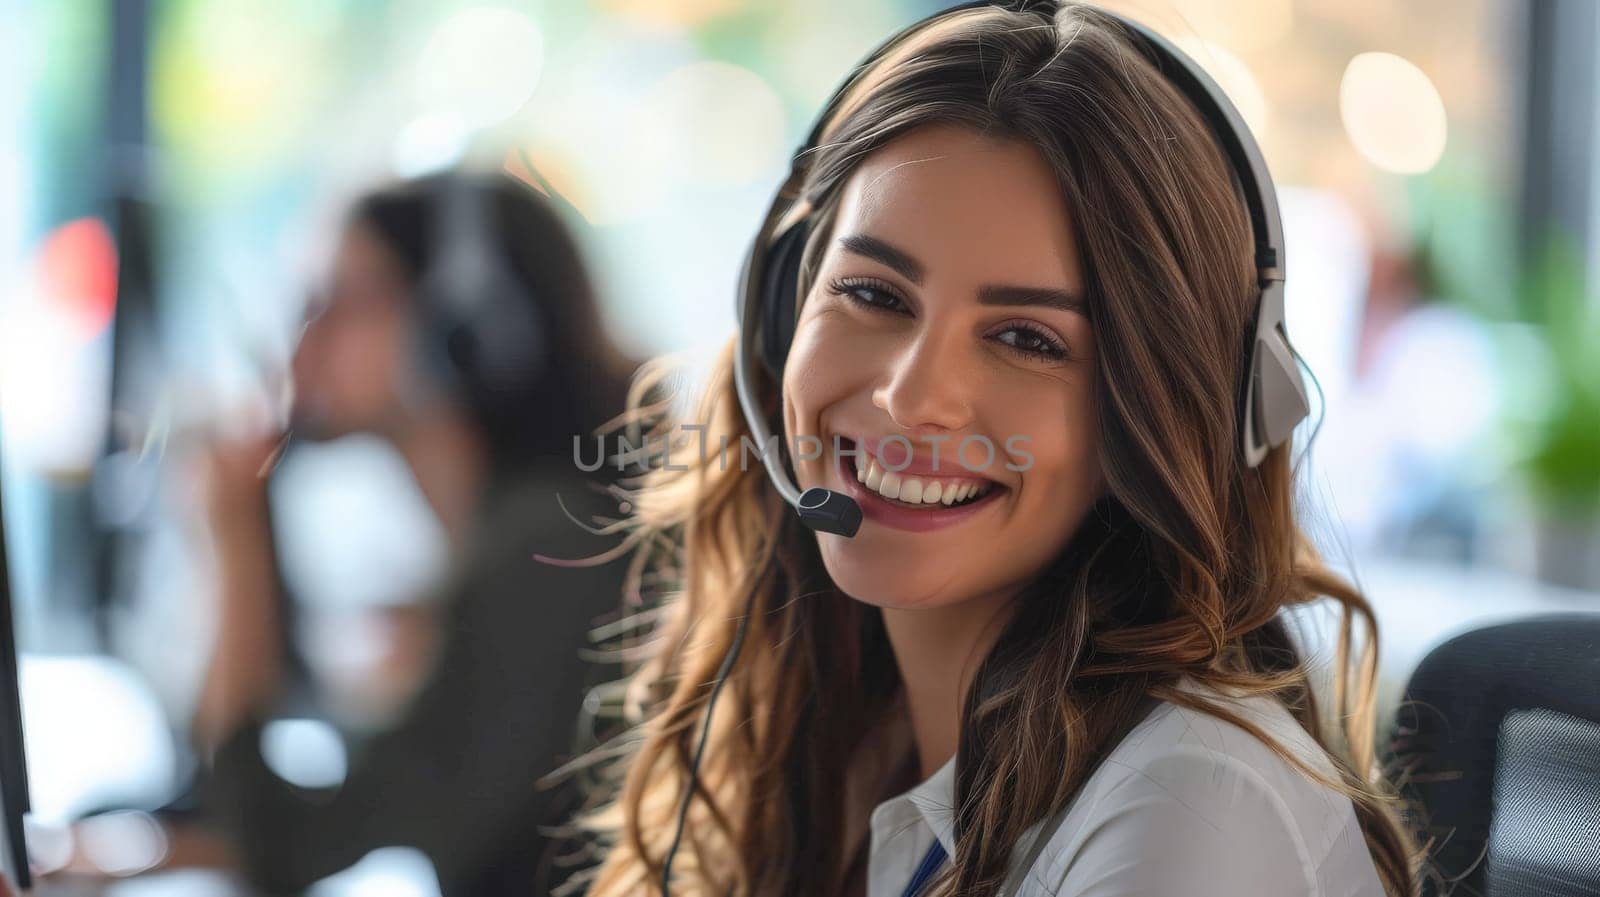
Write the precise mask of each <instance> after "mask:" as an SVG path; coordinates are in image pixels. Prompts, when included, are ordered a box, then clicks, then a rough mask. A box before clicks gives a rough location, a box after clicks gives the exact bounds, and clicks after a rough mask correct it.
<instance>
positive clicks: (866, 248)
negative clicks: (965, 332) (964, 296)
mask: <svg viewBox="0 0 1600 897" xmlns="http://www.w3.org/2000/svg"><path fill="white" fill-rule="evenodd" d="M839 246H840V248H842V249H844V250H845V251H846V252H850V253H853V254H855V255H859V256H862V257H863V258H869V259H871V260H873V261H875V262H880V263H882V264H884V265H886V266H888V267H890V268H893V269H894V270H896V271H898V272H899V273H900V274H901V276H903V277H905V278H906V279H907V280H909V281H911V282H912V283H914V284H916V285H917V286H921V285H922V272H923V268H922V263H921V262H919V261H917V259H916V257H915V256H913V255H912V254H911V253H909V252H906V251H905V250H904V249H900V248H899V247H896V246H894V245H892V244H890V243H889V242H887V241H885V240H881V239H879V238H877V237H871V236H868V235H866V234H851V235H850V236H848V237H840V238H839ZM978 304H979V305H1023V306H1044V307H1045V308H1054V309H1058V310H1060V311H1066V312H1073V313H1075V314H1080V315H1081V314H1083V313H1084V310H1083V296H1082V295H1080V294H1078V293H1076V292H1071V291H1068V290H1057V289H1051V288H1048V287H1019V286H1007V285H1000V284H985V285H983V286H981V287H979V288H978Z"/></svg>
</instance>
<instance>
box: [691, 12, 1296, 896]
mask: <svg viewBox="0 0 1600 897" xmlns="http://www.w3.org/2000/svg"><path fill="white" fill-rule="evenodd" d="M1058 5H1059V4H1058V3H1056V2H1054V0H1045V2H1042V3H1041V2H1037V0H1035V2H1021V3H995V2H993V0H979V2H971V3H963V4H961V5H959V6H953V7H950V8H949V9H945V10H942V11H940V12H938V13H935V14H933V15H931V16H928V17H926V18H924V19H921V20H920V21H917V22H915V23H913V24H911V25H909V26H907V27H906V28H903V29H901V30H900V31H899V32H897V33H895V34H894V35H893V36H891V37H890V38H889V39H888V40H886V41H884V42H883V43H881V44H879V45H878V47H877V49H875V50H873V51H872V52H871V53H870V54H868V55H867V57H866V58H865V59H864V60H863V61H862V62H861V63H859V64H858V65H857V66H856V67H855V68H854V69H853V70H852V74H851V76H850V77H848V78H846V79H845V81H844V83H842V84H841V85H840V86H839V87H838V88H837V89H836V90H835V91H834V93H833V96H832V97H831V98H830V99H829V100H828V102H827V104H826V105H824V106H823V108H822V112H821V114H820V115H818V116H817V119H816V122H815V124H814V125H813V126H812V128H811V132H810V134H809V135H808V136H807V137H806V141H805V143H804V144H803V145H802V146H801V147H800V148H799V149H798V150H797V151H796V152H795V154H794V156H793V158H792V160H791V163H790V168H789V175H788V177H787V178H785V180H784V182H783V184H782V186H781V187H780V188H779V189H778V193H777V196H776V198H775V199H774V200H773V202H772V205H771V206H770V207H769V209H768V210H767V214H766V216H765V218H764V219H763V221H762V225H761V228H760V230H758V231H757V232H756V236H755V239H754V241H753V242H752V243H751V245H750V250H749V252H748V253H747V254H746V256H745V259H744V265H743V269H742V271H741V273H740V276H739V282H738V297H737V304H736V306H735V308H736V311H737V314H738V319H739V337H738V340H737V343H736V345H735V354H734V369H733V373H734V387H735V389H736V391H737V392H738V395H739V404H740V407H741V409H742V410H743V412H744V417H745V421H746V423H747V425H748V426H749V428H750V432H751V435H752V436H753V437H754V438H755V440H756V443H757V445H759V446H761V447H762V449H761V458H762V462H763V464H764V465H765V467H766V471H767V476H768V477H769V478H770V479H771V481H772V485H773V487H774V488H776V489H777V490H778V493H779V495H781V496H782V497H783V500H784V501H786V502H787V503H789V505H791V506H792V507H794V509H795V511H796V512H797V513H798V514H799V516H800V519H801V520H802V521H804V522H805V524H806V525H807V526H809V527H811V528H812V529H813V530H815V531H818V532H824V533H832V534H834V535H839V536H845V537H853V536H855V534H856V532H857V530H858V529H859V528H860V526H861V508H860V506H859V505H857V504H856V502H855V500H854V499H852V498H851V497H849V496H848V495H845V494H843V493H840V492H835V491H833V490H830V489H826V488H823V487H821V486H813V487H812V488H810V489H807V490H805V491H804V492H801V491H800V488H799V486H798V485H797V484H796V483H795V482H794V480H793V479H792V478H791V477H790V476H789V473H788V471H786V470H785V469H784V467H783V463H784V462H783V458H782V454H783V450H782V447H781V445H780V448H779V450H778V451H776V452H774V451H769V450H767V446H768V444H769V442H771V441H772V431H771V428H770V427H769V426H768V425H767V421H766V417H765V415H763V414H762V412H761V408H760V405H759V404H758V403H757V401H756V394H755V385H754V383H755V378H756V375H757V371H756V365H757V364H758V363H759V364H760V365H761V367H762V369H763V370H764V371H765V372H766V374H767V375H768V376H769V377H771V378H772V381H773V382H774V383H781V382H782V380H783V366H784V360H785V359H786V357H787V356H788V353H789V345H790V343H791V342H792V340H793V338H794V330H795V325H796V323H797V318H798V313H799V297H798V296H797V295H796V293H797V291H798V287H799V272H800V258H801V255H802V252H803V250H804V248H805V243H806V238H807V236H808V235H809V220H808V218H806V217H801V218H799V219H798V220H797V221H794V222H792V223H790V224H788V225H786V227H785V229H784V230H782V231H781V232H779V233H774V230H775V228H776V227H777V226H778V224H779V223H780V222H781V221H782V220H783V219H784V218H785V217H786V216H787V214H788V213H789V212H790V210H791V209H792V208H793V207H794V204H795V203H797V202H801V201H803V199H804V197H802V196H800V195H799V191H798V188H799V186H800V183H801V182H802V180H803V178H804V176H805V173H806V157H807V155H808V154H810V153H811V152H812V151H813V148H814V147H815V146H816V145H817V143H818V142H819V141H820V139H821V137H822V131H823V129H824V128H825V127H826V126H827V123H828V122H829V121H831V120H832V119H833V117H834V114H835V111H836V110H837V108H838V106H839V104H840V102H841V101H842V99H843V98H844V97H845V96H846V95H847V94H848V93H849V92H850V89H851V88H852V87H853V86H854V85H855V84H856V82H857V80H858V79H859V78H860V77H862V76H863V75H864V74H865V73H867V72H869V71H871V70H872V68H873V66H874V65H875V64H876V63H877V62H878V61H879V60H880V59H882V57H883V55H884V54H885V53H887V52H888V51H889V50H890V49H892V48H893V47H895V46H896V45H898V44H899V43H900V42H901V41H903V40H904V39H906V38H908V37H910V36H911V35H913V34H915V33H917V32H919V31H920V30H921V29H922V28H924V27H926V26H927V25H928V24H929V23H931V22H934V21H937V20H938V19H941V18H943V17H944V16H947V15H950V14H951V13H955V12H961V11H965V10H969V9H975V8H978V7H983V6H1003V7H1007V8H1010V9H1013V10H1015V11H1019V12H1027V11H1032V10H1038V9H1043V10H1046V11H1051V12H1053V11H1054V10H1055V9H1057V8H1058ZM1100 11H1101V12H1104V13H1106V14H1107V15H1110V16H1112V17H1113V18H1115V19H1116V20H1117V21H1118V22H1119V23H1121V24H1122V25H1124V26H1125V27H1126V28H1127V29H1128V30H1129V32H1130V33H1131V35H1132V36H1133V38H1134V39H1135V41H1136V43H1138V45H1139V46H1140V48H1141V49H1142V50H1143V51H1144V53H1145V55H1146V56H1147V57H1148V58H1149V60H1150V61H1151V63H1152V64H1154V65H1155V67H1156V69H1157V70H1158V71H1160V72H1161V73H1162V74H1163V75H1165V76H1166V77H1167V79H1168V80H1169V81H1171V83H1172V84H1173V85H1174V86H1175V87H1177V88H1178V90H1179V91H1180V92H1182V93H1183V95H1184V96H1186V97H1188V99H1189V101H1190V102H1191V103H1192V104H1193V105H1194V107H1195V108H1196V109H1197V111H1198V112H1199V113H1200V115H1201V117H1202V118H1203V119H1205V121H1206V122H1207V123H1208V124H1209V125H1210V127H1211V131H1212V133H1213V134H1214V135H1215V136H1216V138H1217V140H1218V142H1219V143H1220V144H1221V145H1222V149H1223V152H1224V153H1225V154H1226V156H1227V158H1228V161H1229V163H1230V167H1231V168H1232V170H1233V174H1234V177H1235V183H1236V184H1237V186H1238V187H1239V188H1240V193H1241V194H1242V196H1243V198H1244V202H1245V206H1246V207H1247V209H1248V210H1249V214H1250V224H1251V231H1252V234H1253V236H1254V241H1255V265H1256V272H1257V281H1256V283H1257V287H1258V289H1259V294H1258V297H1257V300H1256V313H1255V326H1254V328H1253V334H1252V335H1251V336H1250V345H1249V349H1248V352H1249V356H1248V359H1247V361H1246V364H1245V367H1244V371H1245V377H1244V381H1243V383H1242V384H1241V385H1240V389H1239V390H1238V398H1237V401H1238V406H1239V409H1240V432H1239V450H1240V452H1241V453H1242V454H1243V456H1244V462H1245V464H1246V466H1248V467H1252V468H1253V467H1256V466H1257V465H1259V464H1260V463H1261V461H1262V459H1263V458H1265V457H1266V455H1267V452H1268V451H1269V450H1271V449H1272V448H1275V447H1277V446H1279V445H1282V444H1283V443H1284V442H1285V441H1286V440H1288V439H1289V437H1290V435H1292V433H1293V432H1294V428H1295V426H1296V425H1297V424H1299V423H1300V421H1302V420H1304V419H1305V417H1306V416H1307V415H1308V414H1309V413H1310V406H1309V404H1308V402H1307V398H1306V387H1305V382H1304V380H1303V379H1302V377H1301V373H1300V368H1299V366H1298V357H1299V356H1298V354H1297V353H1296V352H1295V351H1294V348H1293V346H1292V345H1291V344H1290V342H1289V335H1288V328H1287V325H1286V323H1285V320H1284V303H1283V286H1284V253H1283V226H1282V222H1281V220H1280V217H1279V212H1278V197H1277V191H1276V190H1275V189H1274V187H1273V183H1272V176H1271V174H1270V172H1269V171H1268V169H1267V163H1266V160H1265V159H1264V158H1263V157H1262V155H1261V150H1260V148H1259V147H1258V146H1257V145H1256V141H1255V138H1254V136H1253V135H1251V133H1250V130H1249V128H1248V126H1246V124H1245V122H1244V119H1243V117H1242V116H1240V115H1239V112H1238V110H1237V109H1235V108H1234V106H1233V103H1232V102H1231V101H1230V100H1229V99H1228V97H1227V95H1226V94H1225V93H1223V92H1222V89H1221V88H1219V87H1218V86H1217V85H1216V83H1215V82H1214V81H1213V80H1212V79H1211V77H1210V76H1209V75H1207V74H1206V72H1205V71H1204V70H1203V69H1202V68H1201V67H1200V65H1199V64H1198V63H1196V62H1195V61H1194V60H1192V59H1190V58H1189V57H1188V56H1187V55H1185V54H1184V53H1183V52H1181V51H1180V50H1178V49H1177V48H1176V47H1175V46H1173V45H1172V44H1171V43H1170V42H1169V41H1167V40H1166V39H1165V38H1163V37H1161V36H1160V35H1159V34H1157V33H1155V32H1154V31H1152V30H1151V29H1149V28H1148V27H1146V26H1144V25H1142V24H1140V23H1139V22H1136V21H1134V20H1132V19H1130V18H1127V17H1126V16H1123V15H1120V14H1117V13H1113V12H1111V11H1110V10H1105V9H1101V10H1100ZM755 594H756V592H755V590H752V591H751V600H752V602H753V600H754V596H755ZM753 610H754V608H753V607H749V608H746V610H745V614H744V616H743V617H742V618H741V619H740V622H739V626H738V628H737V629H736V631H735V633H734V637H733V642H732V644H731V645H730V646H729V648H728V653H727V655H726V656H725V657H724V658H723V662H722V665H721V667H720V668H719V669H718V670H717V676H716V679H715V681H714V682H713V684H712V689H711V695H710V697H709V699H708V700H707V704H706V713H705V719H704V720H703V722H702V726H701V731H700V738H699V744H698V746H697V748H696V749H695V753H694V758H693V760H692V761H691V766H690V772H689V781H688V782H686V783H685V787H684V790H683V794H682V796H681V798H680V801H679V805H678V818H677V830H676V831H675V832H674V834H673V838H672V844H671V846H670V847H669V848H668V850H667V855H666V859H665V861H664V864H663V868H662V875H661V890H662V894H663V895H667V894H670V893H671V881H670V879H671V875H672V859H673V856H674V855H675V854H676V853H677V850H678V844H679V842H680V840H681V839H682V837H683V827H684V822H685V820H686V818H687V816H688V810H689V801H690V799H691V798H692V796H693V795H694V792H695V790H696V781H697V779H698V777H699V770H700V761H701V757H702V755H703V754H704V752H705V745H706V735H707V733H708V732H709V730H710V728H711V714H712V711H713V709H714V708H715V705H716V700H717V696H718V695H719V694H720V693H721V691H722V686H723V683H724V682H725V681H726V680H727V677H728V673H729V671H730V670H731V669H732V667H733V664H734V662H735V660H736V659H737V657H738V654H739V650H740V648H741V647H742V646H743V644H744V637H745V630H746V627H747V625H748V622H749V619H750V614H751V613H752V612H753Z"/></svg>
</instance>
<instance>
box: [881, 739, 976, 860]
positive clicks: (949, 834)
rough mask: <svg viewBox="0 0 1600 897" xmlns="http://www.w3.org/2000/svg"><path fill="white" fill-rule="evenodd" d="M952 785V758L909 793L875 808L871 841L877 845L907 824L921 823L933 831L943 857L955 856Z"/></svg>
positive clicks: (953, 790)
mask: <svg viewBox="0 0 1600 897" xmlns="http://www.w3.org/2000/svg"><path fill="white" fill-rule="evenodd" d="M955 784H956V758H955V755H954V754H952V755H951V756H950V759H949V760H946V761H945V763H944V765H943V766H941V767H939V769H938V770H937V771H936V772H934V774H933V775H931V776H928V777H927V778H926V779H923V780H922V782H920V783H919V784H917V785H916V786H914V787H913V788H911V789H910V790H909V791H906V792H904V793H902V794H899V795H897V796H895V797H891V798H889V799H888V800H886V801H884V802H883V803H881V804H878V806H877V807H876V808H875V809H874V810H873V811H872V831H873V840H874V841H875V842H879V843H881V842H882V841H884V840H888V839H889V838H891V837H894V836H895V835H896V834H897V833H899V832H900V831H902V830H903V829H904V828H905V825H906V823H908V822H913V821H916V820H918V819H920V820H921V821H922V823H923V824H924V825H926V826H927V827H928V828H929V829H932V830H933V834H934V837H936V838H938V839H939V843H940V844H941V845H943V846H944V849H945V853H947V854H949V855H951V856H954V855H955V849H956V841H955V790H956V789H955Z"/></svg>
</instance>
